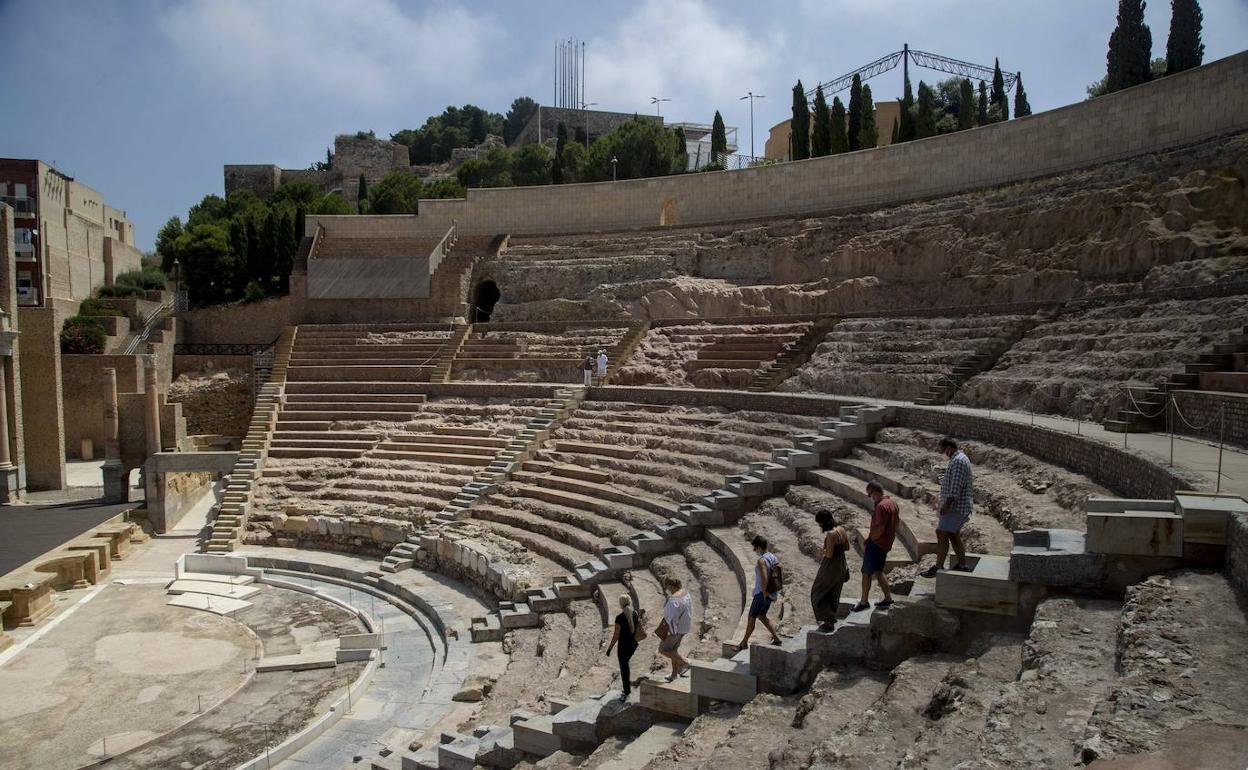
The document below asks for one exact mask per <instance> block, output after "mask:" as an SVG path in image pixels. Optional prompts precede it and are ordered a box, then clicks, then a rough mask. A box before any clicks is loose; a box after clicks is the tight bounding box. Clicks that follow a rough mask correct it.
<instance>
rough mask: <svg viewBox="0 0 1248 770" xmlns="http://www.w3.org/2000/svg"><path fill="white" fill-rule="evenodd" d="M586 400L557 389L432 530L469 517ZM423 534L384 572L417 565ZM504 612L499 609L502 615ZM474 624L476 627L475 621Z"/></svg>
mask: <svg viewBox="0 0 1248 770" xmlns="http://www.w3.org/2000/svg"><path fill="white" fill-rule="evenodd" d="M584 397H585V392H584V388H559V389H557V390H555V392H554V396H553V398H551V400H550V401H549V402H547V404H546V406H545V407H544V408H543V409H542V410H541V411H540V412H538V415H537V416H536V417H534V418H532V419H531V420H529V421H528V422H527V423H526V424H525V426H524V428H522V429H521V430H520V432H519V433H517V434H516V435H515V436H514V437H512V438H511V439H510V440H509V441H507V442H506V444H505V445H504V446H502V447H500V448H497V449H496V451H494V452H493V454H492V455H491V456H490V457H489V458H488V459H485V458H483V460H484V461H483V462H482V463H481V465H482V466H483V467H482V469H481V470H480V471H479V472H477V473H476V474H475V475H474V476H473V477H472V480H471V481H469V482H468V483H466V484H464V486H463V487H462V488H461V489H460V491H459V494H458V495H456V496H455V498H454V499H453V500H451V502H449V503H447V505H446V507H444V508H443V509H442V510H441V511H440V512H439V513H438V514H437V515H436V516H434V518H433V522H432V523H431V525H430V528H432V529H434V530H435V531H436V530H437V529H440V528H442V527H445V526H450V525H453V524H454V523H455V522H457V521H460V520H461V519H464V518H467V515H468V510H469V509H470V508H472V506H473V505H475V504H476V503H477V501H478V500H480V499H481V498H482V497H484V496H485V495H487V494H489V493H490V492H492V491H493V490H494V489H496V488H497V486H498V485H499V484H501V483H502V482H504V481H506V480H508V479H509V478H511V475H512V474H513V473H515V472H516V471H518V470H520V468H521V467H522V465H523V463H524V461H525V460H526V459H528V458H529V457H530V456H531V455H532V454H533V452H535V451H536V450H537V448H538V447H539V446H540V445H541V443H542V441H544V440H545V439H546V437H547V436H549V435H550V433H551V432H552V431H553V430H554V429H555V427H556V426H557V425H558V423H559V421H560V420H562V419H563V418H564V417H565V416H566V415H568V414H569V413H571V412H572V411H573V410H575V409H576V407H577V405H578V404H579V403H580V402H581V399H583V398H584ZM424 534H425V530H424V529H421V530H417V531H415V532H413V533H412V534H411V535H409V536H408V538H407V540H406V541H405V542H403V543H399V544H398V545H397V546H395V547H394V548H393V549H391V551H390V554H389V555H387V556H386V557H385V558H384V559H383V560H382V562H381V570H382V571H383V572H397V571H399V570H402V569H407V568H409V567H411V566H412V565H413V564H414V562H415V559H416V552H417V550H418V549H419V548H420V547H421V538H422V536H423V535H424ZM501 610H502V607H501V606H500V612H501ZM527 610H528V608H527V607H526V608H524V609H523V610H520V609H516V610H515V612H514V613H513V614H520V615H525V614H526V613H527ZM534 619H536V615H534ZM473 622H474V625H475V623H476V619H474V621H473ZM500 627H501V625H500Z"/></svg>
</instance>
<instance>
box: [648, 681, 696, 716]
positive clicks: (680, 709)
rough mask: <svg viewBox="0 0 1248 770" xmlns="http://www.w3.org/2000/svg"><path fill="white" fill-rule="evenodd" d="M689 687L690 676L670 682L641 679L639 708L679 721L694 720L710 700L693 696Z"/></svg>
mask: <svg viewBox="0 0 1248 770" xmlns="http://www.w3.org/2000/svg"><path fill="white" fill-rule="evenodd" d="M691 685H692V675H691V676H688V677H677V678H676V679H675V680H673V681H671V682H668V681H665V679H643V680H642V681H641V688H640V689H641V697H640V702H641V706H642V707H643V708H646V709H649V710H651V711H656V712H659V713H661V714H670V715H672V716H675V717H680V718H681V719H688V720H692V719H696V718H697V717H698V715H699V714H702V713H704V712H705V711H706V710H707V709H708V708H709V707H710V700H709V699H708V698H703V697H699V696H697V695H694V694H693V690H692V689H691Z"/></svg>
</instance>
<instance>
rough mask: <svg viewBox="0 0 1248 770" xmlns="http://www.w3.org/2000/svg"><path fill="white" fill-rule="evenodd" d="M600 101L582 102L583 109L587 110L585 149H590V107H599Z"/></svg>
mask: <svg viewBox="0 0 1248 770" xmlns="http://www.w3.org/2000/svg"><path fill="white" fill-rule="evenodd" d="M597 106H598V102H581V109H582V110H584V111H585V149H586V150H588V149H589V108H590V107H597Z"/></svg>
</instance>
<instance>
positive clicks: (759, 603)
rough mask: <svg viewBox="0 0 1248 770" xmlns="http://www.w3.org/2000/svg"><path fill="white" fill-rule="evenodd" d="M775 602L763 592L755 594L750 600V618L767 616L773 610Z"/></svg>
mask: <svg viewBox="0 0 1248 770" xmlns="http://www.w3.org/2000/svg"><path fill="white" fill-rule="evenodd" d="M773 601H775V600H774V599H772V598H771V597H769V596H768V595H767V594H765V593H762V592H761V591H760V592H759V593H756V594H754V598H753V599H752V600H750V617H752V618H761V617H764V616H766V614H767V610H769V609H771V603H772V602H773Z"/></svg>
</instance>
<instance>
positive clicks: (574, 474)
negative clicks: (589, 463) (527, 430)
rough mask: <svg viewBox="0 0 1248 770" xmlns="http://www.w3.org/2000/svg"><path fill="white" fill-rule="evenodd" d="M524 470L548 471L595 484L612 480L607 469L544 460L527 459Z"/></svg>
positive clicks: (555, 474) (553, 474) (534, 471)
mask: <svg viewBox="0 0 1248 770" xmlns="http://www.w3.org/2000/svg"><path fill="white" fill-rule="evenodd" d="M524 470H526V471H531V472H533V473H548V474H550V475H552V476H561V477H564V478H569V479H577V480H579V481H592V482H594V483H595V484H606V483H608V482H609V481H611V474H610V473H606V472H605V471H598V470H594V469H593V468H583V467H581V466H579V465H568V464H564V463H551V462H545V461H542V460H527V461H525V463H524Z"/></svg>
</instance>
